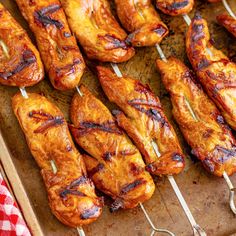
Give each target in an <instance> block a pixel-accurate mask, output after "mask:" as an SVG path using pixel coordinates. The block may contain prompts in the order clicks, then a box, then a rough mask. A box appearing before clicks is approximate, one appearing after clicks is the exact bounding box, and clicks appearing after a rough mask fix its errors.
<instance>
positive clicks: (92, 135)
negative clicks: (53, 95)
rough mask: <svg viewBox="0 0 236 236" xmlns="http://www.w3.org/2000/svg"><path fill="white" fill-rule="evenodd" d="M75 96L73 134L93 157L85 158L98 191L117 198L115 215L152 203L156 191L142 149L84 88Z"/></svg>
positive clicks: (112, 207)
mask: <svg viewBox="0 0 236 236" xmlns="http://www.w3.org/2000/svg"><path fill="white" fill-rule="evenodd" d="M80 90H81V92H82V94H83V96H82V97H81V96H80V95H79V94H75V96H74V98H73V100H72V105H71V110H70V117H71V120H72V122H73V125H72V126H71V127H70V128H71V132H72V134H73V136H74V138H75V140H76V142H77V143H78V144H79V146H80V147H82V148H83V149H84V150H85V151H86V152H87V153H89V154H90V155H91V157H89V156H87V157H85V158H84V161H85V164H86V168H87V170H88V174H89V176H90V177H91V178H92V180H93V181H94V183H95V186H96V188H98V189H99V190H101V191H102V192H104V193H105V194H107V195H109V196H110V197H112V198H113V200H114V202H113V204H112V205H111V208H110V209H111V211H115V210H118V209H119V208H123V209H127V208H134V207H136V206H137V205H138V204H139V203H142V202H144V201H146V200H148V199H149V198H150V197H151V196H152V194H153V192H154V189H155V185H154V182H153V180H152V177H151V176H150V174H149V173H148V172H147V171H146V170H145V164H144V162H143V160H142V156H141V154H140V153H139V151H138V149H137V148H136V147H135V146H134V145H133V144H132V142H131V141H130V139H129V138H128V137H127V136H126V135H125V133H124V132H123V131H122V130H121V129H120V128H119V127H118V125H117V124H116V121H115V119H114V118H113V116H112V114H111V113H110V111H109V110H108V109H107V108H106V107H105V105H104V104H103V103H102V102H101V101H100V100H98V99H97V98H96V97H95V96H94V95H93V94H92V93H91V92H90V91H89V90H88V89H86V88H85V87H84V86H81V87H80Z"/></svg>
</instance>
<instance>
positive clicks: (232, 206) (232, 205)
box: [186, 20, 236, 214]
mask: <svg viewBox="0 0 236 236" xmlns="http://www.w3.org/2000/svg"><path fill="white" fill-rule="evenodd" d="M191 23H192V21H190V22H189V20H187V21H186V24H187V25H188V26H190V25H191ZM198 33H200V32H198ZM207 37H208V38H209V33H208V36H207ZM186 44H187V42H186ZM209 46H210V48H209ZM205 47H206V58H207V57H209V58H211V57H213V56H215V55H216V56H217V54H218V56H219V59H220V58H224V59H225V60H228V58H227V57H226V56H225V55H224V54H223V53H221V52H220V51H218V50H216V49H215V48H213V46H212V45H211V44H210V43H209V41H208V45H207V43H205ZM187 48H188V47H187ZM212 48H213V50H211V49H212ZM219 59H218V60H219ZM190 61H191V58H190ZM219 61H220V60H219ZM229 63H230V62H229ZM192 65H193V64H192ZM223 66H224V65H223ZM193 67H194V66H193ZM232 67H233V68H234V67H235V68H236V66H235V65H234V64H233V65H232ZM233 68H232V69H233ZM208 82H209V81H208ZM208 82H207V83H208ZM225 119H226V117H225ZM226 121H227V119H226ZM229 124H231V120H230V122H229ZM223 177H224V179H225V181H226V183H227V186H228V188H229V205H230V209H231V210H232V212H233V213H234V214H236V206H235V202H234V195H235V191H236V190H235V189H236V188H235V187H234V186H233V184H232V182H231V180H230V178H229V176H228V174H227V172H223Z"/></svg>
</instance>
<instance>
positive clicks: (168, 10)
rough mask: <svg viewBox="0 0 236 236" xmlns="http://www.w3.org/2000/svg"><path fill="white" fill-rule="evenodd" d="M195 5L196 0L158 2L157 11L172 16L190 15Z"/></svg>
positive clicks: (163, 0)
mask: <svg viewBox="0 0 236 236" xmlns="http://www.w3.org/2000/svg"><path fill="white" fill-rule="evenodd" d="M193 5H194V0H156V6H157V9H159V10H161V11H162V12H163V13H165V14H167V15H171V16H177V15H182V14H188V13H189V12H190V11H192V9H193Z"/></svg>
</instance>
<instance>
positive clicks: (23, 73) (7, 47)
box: [0, 3, 44, 87]
mask: <svg viewBox="0 0 236 236" xmlns="http://www.w3.org/2000/svg"><path fill="white" fill-rule="evenodd" d="M43 78H44V70H43V64H42V62H41V59H40V56H39V53H38V51H37V49H36V48H35V46H34V45H33V44H32V42H31V40H30V39H29V37H28V35H27V33H26V32H25V30H24V29H23V28H22V27H21V26H20V25H19V24H18V23H17V22H16V21H15V19H14V18H13V17H12V16H11V15H10V13H9V12H8V11H7V10H6V9H5V8H4V6H3V5H2V4H1V3H0V84H4V85H9V86H19V87H27V86H32V85H35V84H37V83H38V82H39V81H41V80H42V79H43Z"/></svg>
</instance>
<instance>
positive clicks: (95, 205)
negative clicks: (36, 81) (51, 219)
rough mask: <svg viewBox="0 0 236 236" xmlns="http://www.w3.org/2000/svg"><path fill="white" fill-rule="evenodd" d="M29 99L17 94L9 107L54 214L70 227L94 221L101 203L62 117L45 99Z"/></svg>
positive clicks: (38, 97)
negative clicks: (23, 135) (37, 170)
mask: <svg viewBox="0 0 236 236" xmlns="http://www.w3.org/2000/svg"><path fill="white" fill-rule="evenodd" d="M28 96H29V98H28V99H24V98H23V97H22V96H21V94H19V93H18V94H16V95H15V96H14V97H13V100H12V106H13V110H14V112H15V115H16V117H17V119H18V121H19V123H20V125H21V128H22V130H23V132H24V134H25V136H26V140H27V143H28V146H29V148H30V151H31V153H32V155H33V156H34V158H35V160H36V162H37V164H38V165H39V167H40V170H41V171H40V172H41V175H42V177H43V179H44V182H45V185H46V189H47V192H48V199H49V205H50V207H51V210H52V212H53V214H54V215H55V216H56V217H57V218H58V219H59V220H60V221H61V222H62V223H64V224H66V225H68V226H71V227H78V226H80V225H84V224H89V223H91V222H93V221H95V220H96V219H97V218H98V217H99V215H100V214H101V211H102V206H101V205H102V203H101V201H100V199H99V198H98V197H97V196H96V195H95V191H94V185H93V183H92V182H91V180H90V179H89V178H88V177H87V174H86V169H85V165H84V162H83V159H82V156H81V155H80V153H79V152H78V151H77V149H76V148H75V146H74V143H73V141H72V139H71V136H70V133H69V130H68V127H67V123H66V121H65V118H64V117H63V114H62V113H61V111H60V110H59V109H58V108H57V107H56V106H55V105H54V104H52V103H51V102H49V101H48V100H47V99H46V98H45V97H43V96H41V95H38V94H35V93H28ZM52 163H54V165H53V164H52Z"/></svg>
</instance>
